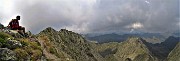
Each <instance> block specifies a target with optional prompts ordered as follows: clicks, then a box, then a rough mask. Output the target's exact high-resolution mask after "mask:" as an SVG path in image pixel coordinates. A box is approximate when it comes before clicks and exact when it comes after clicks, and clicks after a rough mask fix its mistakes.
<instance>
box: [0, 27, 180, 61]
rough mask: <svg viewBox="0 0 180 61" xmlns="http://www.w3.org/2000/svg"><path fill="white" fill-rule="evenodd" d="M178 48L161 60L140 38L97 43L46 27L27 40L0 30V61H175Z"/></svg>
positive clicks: (74, 34) (30, 35)
mask: <svg viewBox="0 0 180 61" xmlns="http://www.w3.org/2000/svg"><path fill="white" fill-rule="evenodd" d="M171 40H173V39H171ZM163 44H164V43H163ZM164 45H166V44H164ZM179 45H180V43H178V44H177V45H176V47H175V48H173V50H172V51H171V52H170V54H168V53H167V54H168V57H166V56H163V57H165V58H163V60H162V59H159V57H158V56H159V55H156V54H154V52H155V51H156V50H155V51H154V50H152V49H151V48H150V47H153V46H151V45H150V44H148V43H147V42H146V41H145V40H143V39H142V38H140V37H129V38H128V39H127V40H126V41H123V42H108V43H102V44H99V43H94V42H89V41H87V40H86V39H85V38H84V37H83V36H82V35H80V34H78V33H75V32H72V31H68V30H66V29H61V30H59V31H56V30H54V29H53V28H51V27H48V28H46V29H44V30H43V31H41V32H40V33H39V34H37V35H33V34H30V32H29V33H28V37H23V36H21V35H20V34H17V33H16V35H15V34H14V33H12V32H11V31H10V32H6V31H5V30H2V31H1V32H0V53H1V54H0V61H179V60H180V59H179V57H180V56H179V55H180V54H179ZM160 55H161V54H160Z"/></svg>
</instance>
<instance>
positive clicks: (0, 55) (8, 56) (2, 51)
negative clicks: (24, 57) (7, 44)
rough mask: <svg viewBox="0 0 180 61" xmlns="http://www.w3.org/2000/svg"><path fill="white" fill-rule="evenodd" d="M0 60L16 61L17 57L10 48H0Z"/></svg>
mask: <svg viewBox="0 0 180 61" xmlns="http://www.w3.org/2000/svg"><path fill="white" fill-rule="evenodd" d="M0 61H17V57H16V54H15V53H14V52H13V51H12V50H10V49H7V48H0Z"/></svg>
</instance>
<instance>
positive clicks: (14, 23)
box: [8, 16, 25, 33]
mask: <svg viewBox="0 0 180 61" xmlns="http://www.w3.org/2000/svg"><path fill="white" fill-rule="evenodd" d="M19 20H20V16H17V17H16V19H12V20H11V22H9V24H8V28H9V29H11V30H23V33H25V28H24V27H22V26H19Z"/></svg>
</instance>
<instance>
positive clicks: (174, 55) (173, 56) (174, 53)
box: [167, 42, 180, 61]
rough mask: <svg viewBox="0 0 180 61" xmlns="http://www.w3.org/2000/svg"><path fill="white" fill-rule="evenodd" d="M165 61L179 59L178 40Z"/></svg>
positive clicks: (177, 60) (179, 60) (176, 60)
mask: <svg viewBox="0 0 180 61" xmlns="http://www.w3.org/2000/svg"><path fill="white" fill-rule="evenodd" d="M167 61H180V42H179V43H178V44H177V45H176V47H175V48H174V49H173V50H172V51H171V52H170V54H169V56H168V57H167Z"/></svg>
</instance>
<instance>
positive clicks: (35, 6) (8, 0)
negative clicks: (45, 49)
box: [0, 0, 180, 33]
mask: <svg viewBox="0 0 180 61" xmlns="http://www.w3.org/2000/svg"><path fill="white" fill-rule="evenodd" d="M179 3H180V2H179V0H0V23H2V24H4V25H5V26H7V25H8V22H9V21H10V20H11V19H12V18H15V17H16V16H17V15H20V16H21V18H22V19H21V20H20V22H21V23H20V25H22V26H25V27H26V30H29V31H31V32H33V33H39V32H40V31H42V30H43V29H45V28H47V27H53V28H54V29H56V30H60V29H62V28H66V29H68V30H71V31H74V32H78V33H94V32H96V33H104V32H133V31H143V32H168V31H175V30H178V29H179V27H180V16H179V8H180V7H179Z"/></svg>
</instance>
